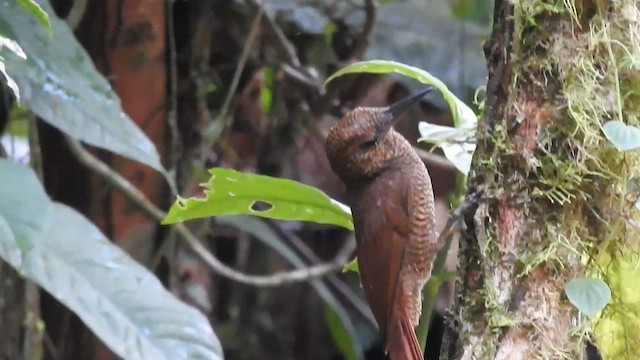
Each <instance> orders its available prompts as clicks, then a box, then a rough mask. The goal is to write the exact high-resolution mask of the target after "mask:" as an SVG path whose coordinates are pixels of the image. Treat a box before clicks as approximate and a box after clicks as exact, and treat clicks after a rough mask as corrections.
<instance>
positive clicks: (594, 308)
mask: <svg viewBox="0 0 640 360" xmlns="http://www.w3.org/2000/svg"><path fill="white" fill-rule="evenodd" d="M564 291H565V293H566V294H567V298H569V301H570V302H571V304H573V306H575V307H576V308H577V309H578V310H580V311H581V312H582V313H583V314H585V315H587V316H588V317H593V316H594V315H595V314H596V313H598V311H600V310H602V309H603V308H604V307H605V305H607V303H609V300H610V299H611V290H610V289H609V286H608V285H607V283H605V282H604V281H602V280H600V279H593V278H585V279H573V280H571V281H569V282H567V283H566V284H565V285H564Z"/></svg>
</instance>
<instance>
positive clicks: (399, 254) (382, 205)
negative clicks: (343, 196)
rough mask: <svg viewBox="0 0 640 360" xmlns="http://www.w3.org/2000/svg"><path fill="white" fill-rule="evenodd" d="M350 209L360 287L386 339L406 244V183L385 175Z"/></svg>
mask: <svg viewBox="0 0 640 360" xmlns="http://www.w3.org/2000/svg"><path fill="white" fill-rule="evenodd" d="M392 184H393V186H392ZM352 206H354V211H353V215H354V222H355V230H356V239H357V241H358V247H357V250H356V254H357V256H358V267H359V269H360V277H361V280H362V286H363V288H364V291H365V295H366V296H367V300H368V302H369V306H370V307H371V310H372V312H373V315H374V316H375V318H376V321H377V322H378V326H379V327H380V332H381V334H382V336H383V339H385V338H386V333H387V323H388V320H389V318H390V316H391V310H392V306H393V303H394V300H395V294H396V288H397V281H398V274H399V273H400V269H401V266H402V261H403V257H404V249H405V248H406V246H407V243H408V229H409V223H408V216H407V210H406V209H407V199H406V185H405V180H402V179H401V178H400V177H398V176H393V174H387V175H385V177H384V178H383V179H378V181H376V182H375V183H374V184H372V185H371V186H370V187H369V188H367V189H366V191H364V192H362V193H360V194H358V198H357V199H355V201H354V202H353V204H352Z"/></svg>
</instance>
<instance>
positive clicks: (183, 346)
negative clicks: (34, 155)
mask: <svg viewBox="0 0 640 360" xmlns="http://www.w3.org/2000/svg"><path fill="white" fill-rule="evenodd" d="M6 225H8V226H9V228H10V230H11V232H8V231H7V229H6ZM10 234H14V235H15V236H10ZM25 245H26V246H25ZM0 257H2V258H3V259H4V260H5V261H7V262H8V263H9V264H11V265H12V266H13V267H14V268H16V270H18V271H19V272H20V273H21V274H22V275H23V276H25V277H27V278H29V279H31V280H33V281H35V282H36V283H37V284H38V285H40V286H41V287H42V288H44V289H45V290H47V291H48V292H49V293H51V294H52V295H53V296H54V297H56V298H57V299H58V300H59V301H60V302H62V303H63V304H65V305H66V306H68V307H69V308H70V309H71V310H73V312H75V313H76V314H77V315H78V316H79V317H80V318H81V319H82V320H83V321H84V323H85V324H86V325H87V326H88V327H89V328H91V329H92V330H93V332H94V333H95V334H96V335H97V336H98V337H100V339H101V340H102V341H104V342H105V344H107V346H109V347H110V348H111V349H112V350H113V351H114V352H115V353H116V354H118V355H119V356H121V357H123V358H126V359H158V360H162V359H222V350H221V347H220V344H219V342H218V339H217V338H216V336H215V334H214V333H213V330H212V329H211V326H210V325H209V322H208V321H207V319H206V318H205V317H204V316H203V315H202V314H200V313H199V312H198V311H197V310H195V309H193V308H191V307H189V306H187V305H186V304H184V303H182V302H180V301H179V300H178V299H176V298H175V297H174V296H173V295H172V294H171V293H169V292H168V291H166V290H165V289H164V288H163V286H162V284H161V283H160V282H159V281H158V279H157V278H156V277H155V276H154V275H153V274H151V273H150V272H149V271H148V270H147V269H146V268H144V267H143V266H141V265H139V264H138V263H136V262H135V261H134V260H133V259H131V258H130V257H129V256H128V255H127V254H126V253H125V252H124V251H122V250H121V249H120V248H118V247H117V246H115V245H114V244H113V243H111V242H110V241H109V240H108V239H106V238H105V237H104V235H103V234H102V233H101V232H100V231H99V230H98V229H97V228H96V227H95V226H94V225H93V224H92V223H91V222H89V221H88V220H87V219H86V218H84V217H83V216H82V215H81V214H79V213H77V212H76V211H74V210H73V209H71V208H69V207H67V206H65V205H62V204H59V203H55V202H51V200H50V199H49V198H48V197H47V196H46V194H45V193H44V191H43V190H42V187H41V186H40V184H39V183H38V181H37V179H36V176H35V174H34V173H33V172H32V171H31V170H30V169H29V168H27V167H25V166H22V165H18V164H14V163H11V162H9V161H7V160H2V159H0Z"/></svg>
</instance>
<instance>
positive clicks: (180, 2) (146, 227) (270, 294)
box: [0, 0, 493, 359]
mask: <svg viewBox="0 0 640 360" xmlns="http://www.w3.org/2000/svg"><path fill="white" fill-rule="evenodd" d="M51 4H52V5H53V8H54V9H55V11H56V14H57V15H58V16H59V17H60V18H62V19H64V20H65V21H66V23H67V24H68V26H69V27H70V28H71V30H72V31H74V34H75V36H76V38H77V39H78V41H79V43H80V44H81V45H82V46H83V47H84V49H85V50H86V51H87V52H88V54H89V56H90V57H91V58H92V59H93V62H94V63H95V65H96V67H97V69H98V70H99V71H100V72H101V73H102V75H104V77H105V78H106V80H107V81H108V82H109V83H110V84H111V86H112V87H113V88H114V90H115V92H116V93H117V94H118V96H119V97H120V99H121V101H122V106H123V108H124V111H125V112H126V113H127V114H128V115H129V116H130V117H131V118H132V119H133V121H134V122H135V123H136V124H137V125H138V126H139V127H140V128H142V129H143V130H144V131H145V133H146V134H147V136H148V137H149V138H150V139H151V140H152V141H153V143H154V144H155V146H156V148H157V149H158V153H159V156H160V159H161V161H162V163H163V164H164V165H165V167H166V168H167V169H168V170H170V171H173V172H172V174H175V175H177V184H176V185H177V190H178V193H179V194H181V195H183V196H192V195H195V194H198V193H199V188H198V184H199V183H201V182H204V181H206V180H207V178H208V174H207V173H206V168H209V167H213V166H220V167H229V168H235V169H238V170H241V171H245V172H254V173H260V174H266V175H272V176H278V177H284V178H290V179H295V180H298V181H301V182H304V183H306V184H309V185H313V186H316V187H318V188H320V189H321V190H323V191H325V192H326V193H328V194H329V195H330V196H332V197H334V198H336V199H338V200H344V196H345V194H344V189H343V187H342V185H341V184H340V182H339V180H338V179H337V178H336V177H335V175H333V173H332V172H331V170H330V168H329V165H328V162H327V160H326V158H325V155H324V149H323V139H324V135H325V134H326V131H327V130H328V128H329V127H330V126H331V125H332V124H333V123H334V122H335V121H337V119H339V118H340V117H341V116H342V115H343V114H344V113H345V112H346V111H348V110H349V109H352V108H353V107H355V106H384V105H387V104H389V103H390V102H393V101H395V100H397V99H399V98H402V97H404V96H406V95H407V94H409V93H410V92H411V91H413V90H415V89H417V88H418V87H419V84H418V83H416V82H413V81H410V80H408V79H406V78H400V77H395V76H381V75H352V76H349V77H345V78H341V79H338V80H337V81H336V82H335V83H333V84H331V85H330V86H329V87H328V88H327V89H326V90H325V89H324V88H323V87H322V84H323V82H324V80H325V79H326V77H327V76H329V75H330V74H331V73H333V72H334V71H336V70H338V69H340V68H341V67H343V66H345V65H346V64H349V63H352V62H354V61H357V60H369V59H385V60H395V61H399V62H403V63H406V64H409V65H413V66H416V67H420V68H423V69H426V70H428V71H429V72H431V73H432V74H433V75H435V76H437V77H438V78H440V79H441V80H443V81H444V82H445V83H446V84H447V86H448V87H449V88H450V89H451V90H452V91H453V92H454V93H456V95H458V97H460V98H461V99H463V100H465V101H466V102H467V104H472V103H473V99H474V93H475V92H476V90H477V89H478V88H480V87H481V86H483V85H484V83H485V81H486V69H485V60H484V55H483V52H482V44H483V41H484V39H486V38H487V37H488V35H489V31H490V22H491V18H492V13H493V10H492V2H490V1H488V0H478V1H474V0H457V1H454V0H450V1H437V0H404V1H402V0H398V1H379V2H378V3H377V4H375V3H374V2H373V1H368V0H367V1H362V0H348V1H336V0H333V1H331V0H318V1H316V0H307V1H304V0H299V1H294V0H272V1H265V2H258V1H253V0H247V1H239V0H238V1H231V0H227V1H221V0H189V1H184V0H175V1H165V2H160V1H151V0H118V1H108V2H104V1H102V0H53V1H51ZM0 25H1V24H0ZM54 25H55V24H54ZM2 29H3V28H2V27H0V31H1V30H2ZM5 29H6V28H5ZM23 31H27V30H23ZM59 45H60V49H64V48H66V47H63V46H62V45H64V46H67V45H68V44H59ZM69 49H71V48H69ZM67 55H68V56H70V57H72V58H73V56H74V55H77V54H76V53H74V51H73V50H69V52H67ZM41 60H42V61H43V62H44V63H45V64H48V63H51V64H53V66H54V68H55V67H56V66H57V67H64V69H66V70H65V71H63V72H62V73H63V74H66V75H65V76H73V73H74V71H75V70H77V69H76V68H74V67H69V65H68V64H64V63H59V62H60V59H59V58H46V57H45V58H42V59H41ZM40 81H41V83H40V84H39V86H41V87H42V89H45V90H46V89H51V88H52V86H57V85H56V84H57V83H58V82H61V83H63V84H74V83H75V82H74V81H75V80H73V79H71V78H65V77H62V78H59V79H57V78H50V77H46V76H45V77H43V78H42V79H41V80H40ZM53 89H54V90H55V87H53ZM79 91H82V88H80V90H79ZM3 93H4V97H3V99H4V101H2V102H1V103H0V134H2V137H1V140H2V144H3V147H4V149H5V150H6V152H7V153H8V154H9V156H13V157H14V158H20V157H24V156H28V150H27V152H26V154H27V155H25V151H24V150H22V151H21V150H20V149H21V148H24V147H25V146H26V147H27V149H28V146H27V145H26V143H27V141H26V135H27V133H28V132H29V131H28V127H29V124H30V120H29V119H30V118H31V116H32V115H31V114H30V113H29V112H28V111H25V109H24V108H23V107H20V106H19V105H17V103H16V102H15V99H14V98H13V97H12V95H11V92H9V91H8V90H7V89H6V88H5V90H4V92H3ZM45 95H46V91H45V94H42V95H38V94H37V93H35V94H33V93H31V94H23V96H25V97H27V99H26V103H27V104H29V101H32V102H38V101H40V103H38V104H40V106H44V107H45V108H46V107H47V106H50V107H51V109H50V110H51V111H53V109H59V108H60V107H59V105H55V106H54V105H52V104H51V103H50V102H46V101H44V100H42V99H41V98H38V96H45ZM79 95H82V96H79V98H80V101H83V102H84V101H97V102H100V101H108V100H104V99H102V100H101V99H97V100H96V97H91V96H89V99H88V100H85V99H84V97H83V96H84V95H86V94H84V93H82V94H79ZM89 95H90V93H89ZM29 97H31V98H29ZM69 101H70V102H69V104H67V105H69V106H71V107H72V108H73V107H75V108H77V107H78V106H79V105H78V104H77V103H73V101H74V100H73V99H69ZM84 105H86V104H84ZM88 109H89V110H88V114H89V115H87V116H100V115H104V114H105V112H104V111H102V110H100V109H101V108H100V104H99V103H98V104H97V105H94V107H93V108H91V107H88ZM45 110H46V109H45ZM72 110H73V109H72ZM105 121H106V120H105ZM419 121H429V122H432V123H437V124H447V125H450V124H451V118H450V115H449V113H448V110H447V109H446V106H444V102H443V101H442V99H440V98H438V97H437V96H431V97H429V98H428V101H424V102H423V103H422V104H421V106H420V108H416V109H414V110H412V111H411V112H410V113H409V114H408V115H407V116H405V117H404V120H402V121H401V123H400V124H399V125H398V126H397V128H398V130H399V131H401V132H402V133H403V134H404V135H405V136H406V137H407V138H408V139H409V140H410V141H412V142H413V143H415V144H416V146H418V144H417V143H416V140H417V138H418V137H419V134H418V131H417V123H418V122H419ZM37 128H38V132H39V135H40V141H41V147H42V154H43V168H44V184H45V187H46V190H47V193H48V194H49V195H50V196H51V197H52V198H53V199H54V200H56V201H60V202H63V203H66V204H69V205H70V206H72V207H74V208H76V209H77V210H79V211H81V212H82V213H83V214H85V215H86V216H87V217H89V218H90V219H91V220H92V221H94V222H95V223H96V224H97V225H98V226H99V227H100V228H101V230H102V231H103V232H104V233H105V234H106V235H107V236H108V237H109V238H111V239H112V240H113V241H115V242H116V243H117V244H118V245H120V246H121V247H122V248H124V249H125V250H127V251H128V252H129V253H130V254H131V255H132V256H134V257H135V258H136V259H137V260H139V261H140V262H142V263H143V264H144V265H145V266H147V267H148V268H149V269H151V270H152V271H154V272H155V273H156V274H157V275H158V276H159V278H160V279H161V280H162V281H163V283H164V284H165V285H166V286H167V287H168V288H169V289H170V290H171V291H172V292H173V293H174V294H177V295H178V296H179V297H180V298H182V299H183V300H185V301H186V302H188V303H190V304H191V305H193V306H195V307H197V308H198V309H200V310H201V311H202V312H203V313H205V314H206V315H207V316H208V317H209V319H210V320H211V322H212V324H213V326H214V330H215V332H216V334H217V335H218V337H219V338H220V341H221V343H222V345H223V348H224V352H225V357H226V358H227V359H342V358H348V359H358V358H363V355H362V354H360V353H358V351H354V349H358V348H361V349H362V350H364V354H365V355H364V356H365V357H366V358H367V359H381V358H382V357H381V356H382V351H381V346H380V342H379V339H378V337H377V332H376V328H375V324H374V321H373V319H372V316H371V314H370V312H369V310H368V307H367V305H366V303H365V302H364V298H363V296H362V294H361V291H360V288H359V280H358V278H357V275H356V274H354V273H347V274H336V275H331V276H328V277H325V278H322V279H320V280H317V281H313V282H311V283H303V284H299V283H296V284H289V285H284V286H281V287H277V288H260V287H251V286H247V285H243V284H240V283H237V282H234V281H231V280H229V279H226V278H223V277H220V276H217V275H216V274H214V273H212V272H211V271H210V270H209V269H208V268H206V267H204V266H203V265H202V264H201V263H200V262H199V260H198V259H197V258H195V257H194V256H193V255H191V254H190V253H189V252H188V251H185V250H184V249H183V248H182V246H181V245H180V243H179V242H177V241H175V239H174V235H173V233H172V232H169V231H167V230H166V228H163V227H160V226H159V225H158V224H157V221H154V220H153V219H149V218H148V217H147V216H145V215H144V214H143V213H142V212H141V211H140V209H138V208H137V207H136V206H135V205H132V204H130V203H129V202H127V201H126V200H124V199H123V197H122V195H120V194H118V193H117V191H115V190H114V189H113V188H112V187H111V186H110V185H109V184H108V183H106V182H105V181H103V180H101V179H99V178H97V177H96V176H94V175H91V174H89V173H87V172H86V170H84V168H83V167H82V166H81V165H80V164H79V163H78V161H77V160H75V159H74V156H73V155H72V154H70V152H69V150H68V149H67V148H66V146H65V145H64V140H63V138H62V135H61V133H60V131H59V130H57V129H56V128H54V127H52V126H50V125H47V124H46V123H43V122H39V123H38V126H37ZM176 134H179V136H174V135H176ZM420 146H422V147H423V150H428V148H427V147H426V146H425V145H424V144H421V145H420ZM94 153H95V154H96V155H98V156H99V157H100V158H101V159H102V160H104V161H105V162H107V163H108V164H109V165H110V166H111V167H112V168H114V169H116V170H117V171H118V172H120V173H121V174H122V175H123V176H125V177H126V178H128V179H129V180H130V181H132V182H133V183H134V184H135V185H136V186H138V187H139V188H140V189H141V190H142V191H143V192H144V193H145V194H146V195H147V196H148V197H149V199H150V200H151V201H152V202H154V203H155V204H157V205H159V206H160V207H163V208H166V207H168V205H169V204H170V202H171V201H173V196H172V195H171V191H170V189H169V188H168V187H167V186H166V185H165V182H164V180H163V179H162V176H161V175H160V174H158V173H156V172H153V171H151V170H149V169H147V168H144V167H142V166H141V165H139V164H135V163H133V162H130V161H125V160H124V159H123V158H121V157H119V156H116V155H112V154H109V153H106V152H105V151H102V150H94ZM422 154H423V155H424V158H425V162H426V163H427V166H428V167H429V169H430V171H431V174H432V177H433V182H434V189H435V192H436V196H437V201H438V209H439V211H440V213H439V217H440V218H439V223H440V226H442V225H444V222H445V221H446V219H447V216H448V213H449V201H448V195H449V193H450V192H451V191H452V190H453V187H454V185H455V183H456V180H455V170H454V169H453V168H452V167H451V166H450V164H448V163H447V162H446V161H445V160H443V158H442V157H441V156H439V155H438V154H437V153H435V154H425V153H422ZM189 227H190V229H191V230H192V231H193V232H194V233H195V234H197V235H198V236H199V237H200V238H202V239H203V240H205V243H206V245H207V247H208V248H209V250H210V251H212V252H213V253H214V254H215V255H216V256H217V257H218V258H219V259H221V260H222V261H223V262H224V263H226V264H227V265H229V266H232V267H234V268H236V269H238V270H241V271H243V272H247V273H252V274H270V273H274V272H277V271H280V270H285V269H289V268H290V267H291V266H292V265H293V266H294V267H302V266H308V265H310V264H315V263H319V262H322V261H328V260H330V259H331V258H332V257H333V256H334V255H335V254H336V253H337V252H338V251H340V249H341V246H342V244H343V242H345V241H348V240H350V237H351V236H352V235H351V234H350V233H349V232H348V231H346V230H342V229H338V228H336V227H334V226H327V225H318V224H309V223H304V224H303V223H297V222H280V221H271V220H265V219H257V218H255V219H254V218H238V217H221V218H215V219H209V220H206V221H199V222H192V223H189ZM454 251H455V246H454V247H453V249H452V254H453V252H454ZM448 266H449V268H453V267H455V254H453V255H451V256H450V259H449V260H448ZM0 276H6V272H0ZM451 297H452V294H451V287H450V286H445V287H443V289H442V290H441V294H440V297H439V299H438V304H437V308H438V311H444V309H446V307H447V306H448V304H449V303H450V301H451ZM3 309H4V310H3V311H7V309H11V308H10V306H6V305H5V307H4V308H3ZM41 309H42V319H43V320H44V323H45V324H46V339H47V341H45V343H46V344H47V345H46V346H45V358H50V359H67V358H74V359H94V358H95V359H108V358H110V356H111V355H110V352H109V351H108V350H107V349H106V348H105V347H104V345H102V344H101V343H100V342H99V341H97V340H96V339H95V338H94V336H93V335H92V334H91V333H90V332H89V331H88V330H87V329H86V328H85V326H84V325H83V324H82V323H81V322H80V321H78V319H77V318H76V317H75V316H74V315H73V314H71V313H70V312H69V311H68V310H66V309H65V308H63V307H62V306H60V305H59V304H58V303H57V301H55V300H54V299H53V298H51V297H49V296H48V295H46V294H43V297H42V299H41ZM345 317H346V318H345ZM345 321H346V322H347V323H350V324H348V326H346V328H345ZM441 321H442V319H441V317H439V316H436V317H434V322H433V323H432V330H433V331H431V333H430V337H429V341H428V344H427V351H428V353H429V354H435V353H437V352H438V346H439V338H440V336H441V334H440V333H439V330H438V329H439V327H440V326H441ZM349 328H350V330H349ZM354 336H355V337H354ZM0 338H2V336H0ZM0 340H2V339H0ZM0 343H1V342H0ZM354 344H357V346H354ZM427 358H429V357H427Z"/></svg>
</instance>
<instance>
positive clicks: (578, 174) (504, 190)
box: [442, 0, 640, 359]
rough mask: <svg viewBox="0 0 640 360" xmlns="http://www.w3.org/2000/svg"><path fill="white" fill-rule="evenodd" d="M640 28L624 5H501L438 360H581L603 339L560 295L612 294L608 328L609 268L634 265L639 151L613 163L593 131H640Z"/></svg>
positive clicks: (638, 14)
mask: <svg viewBox="0 0 640 360" xmlns="http://www.w3.org/2000/svg"><path fill="white" fill-rule="evenodd" d="M639 21H640V10H639V6H638V4H637V2H636V1H631V0H618V1H605V0H602V1H586V0H585V1H578V0H575V1H574V0H564V1H559V0H558V1H542V0H523V1H515V2H514V1H507V0H496V4H495V12H494V25H493V32H492V34H491V38H490V39H489V40H488V41H487V44H486V45H485V53H486V56H487V64H488V70H489V81H488V84H487V92H486V102H485V108H484V115H483V117H482V119H481V122H480V124H479V127H478V133H477V145H478V146H477V150H476V154H475V158H474V162H473V166H472V171H471V173H470V176H469V192H470V193H480V194H481V195H482V199H481V200H480V202H479V203H478V206H477V207H476V208H474V209H473V210H472V211H470V212H468V213H467V214H465V222H466V225H467V230H466V232H465V234H464V238H463V240H462V241H461V252H460V259H459V260H460V264H459V268H460V273H461V277H460V281H459V283H458V286H457V288H458V291H457V294H458V298H457V299H456V304H455V305H454V309H453V311H452V314H451V317H450V319H451V321H450V322H449V324H448V325H449V329H448V333H447V336H446V338H445V344H444V347H443V356H442V357H443V358H446V359H580V358H584V357H585V356H586V355H585V346H586V343H587V341H588V340H592V341H595V342H596V344H604V343H606V342H607V341H608V340H607V339H604V337H605V335H604V334H602V335H601V333H602V332H600V333H599V332H598V328H597V326H599V325H598V324H597V323H596V321H595V320H597V319H598V318H596V319H594V320H593V321H592V320H590V319H588V318H586V317H585V316H584V315H581V314H580V313H579V312H578V311H577V310H576V308H575V307H574V306H573V305H571V303H570V302H569V301H568V300H567V297H566V296H565V292H564V285H565V283H566V282H567V281H569V280H571V279H574V278H580V277H597V278H601V279H604V280H605V281H606V282H608V283H609V285H610V287H611V291H612V295H613V300H612V302H611V303H610V304H609V305H608V306H607V307H606V308H605V310H604V311H603V312H602V313H601V314H602V315H601V316H602V317H603V318H606V317H615V315H613V310H612V309H613V307H614V306H615V305H616V301H617V302H622V301H624V299H623V298H622V297H621V296H617V295H618V294H620V293H617V290H618V289H617V288H616V287H615V286H612V283H613V281H612V280H611V279H612V277H613V276H615V275H616V274H615V271H616V270H611V269H612V268H611V267H610V266H609V265H610V263H611V262H612V260H611V259H615V258H616V257H618V256H620V254H630V253H634V254H637V242H638V241H637V240H636V239H637V238H638V234H637V233H638V229H637V226H636V225H633V224H634V222H635V220H634V219H637V217H638V210H637V209H636V207H635V206H634V203H635V201H636V200H637V193H636V192H633V191H630V190H629V186H628V185H629V184H630V183H632V181H629V179H631V178H632V177H633V176H634V175H633V174H639V173H640V172H639V171H638V170H639V169H638V152H637V151H636V152H633V151H632V152H620V151H618V150H617V149H616V148H615V147H614V146H613V145H612V144H611V142H610V141H609V140H608V139H607V138H606V137H605V135H604V133H603V129H602V124H604V123H606V122H607V121H610V120H623V121H624V122H625V123H626V124H628V125H635V126H637V125H638V123H639V118H640V117H639V116H638V115H640V114H639V111H640V107H638V104H639V99H640V98H639V96H640V92H638V91H637V90H636V91H634V88H637V87H638V85H636V84H635V83H636V82H637V80H635V81H634V79H637V76H638V75H639V73H638V70H636V68H637V65H638V63H637V61H638V62H640V56H639V54H640V49H639V46H638V41H640V35H639V34H640V24H639ZM625 256H626V255H625ZM617 305H620V304H617ZM636 315H637V314H636ZM635 326H636V328H635V330H634V329H626V331H628V330H632V331H637V325H635ZM594 329H595V331H594ZM626 336H629V333H627V334H626ZM635 341H637V340H635ZM637 345H638V344H637V343H636V344H631V343H627V344H626V347H627V353H626V356H625V357H617V356H616V357H615V358H616V359H624V358H631V356H632V355H631V354H630V353H629V351H637V350H629V348H634V346H635V348H637ZM606 352H607V353H608V354H613V352H614V350H612V349H611V348H608V349H607V351H606ZM612 358H613V357H612Z"/></svg>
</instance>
